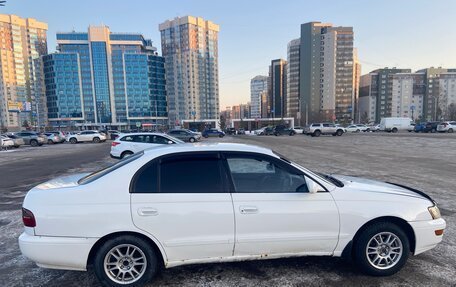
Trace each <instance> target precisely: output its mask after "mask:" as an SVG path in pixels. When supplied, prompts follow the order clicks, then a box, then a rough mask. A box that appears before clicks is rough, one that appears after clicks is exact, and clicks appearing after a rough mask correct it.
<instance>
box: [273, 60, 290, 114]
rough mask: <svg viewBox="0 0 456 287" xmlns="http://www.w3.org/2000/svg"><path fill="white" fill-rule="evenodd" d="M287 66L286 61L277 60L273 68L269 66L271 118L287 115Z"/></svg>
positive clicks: (274, 61)
mask: <svg viewBox="0 0 456 287" xmlns="http://www.w3.org/2000/svg"><path fill="white" fill-rule="evenodd" d="M286 65H287V61H286V60H284V59H276V60H272V61H271V66H269V79H268V103H269V117H271V118H283V117H285V115H286V107H287V102H286V96H285V95H286V93H287V76H286V75H287V74H286Z"/></svg>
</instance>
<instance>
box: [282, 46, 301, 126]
mask: <svg viewBox="0 0 456 287" xmlns="http://www.w3.org/2000/svg"><path fill="white" fill-rule="evenodd" d="M300 45H301V39H294V40H292V41H290V42H289V43H288V46H287V62H288V64H287V72H286V74H287V92H286V103H287V108H286V111H287V113H286V116H287V117H293V118H294V119H295V120H296V121H297V122H298V123H299V124H301V122H300V120H301V113H300V109H299V49H300Z"/></svg>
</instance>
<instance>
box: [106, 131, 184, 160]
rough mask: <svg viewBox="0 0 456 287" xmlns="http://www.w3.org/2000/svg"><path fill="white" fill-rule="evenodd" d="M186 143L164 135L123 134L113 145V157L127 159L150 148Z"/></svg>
mask: <svg viewBox="0 0 456 287" xmlns="http://www.w3.org/2000/svg"><path fill="white" fill-rule="evenodd" d="M183 143H185V142H183V141H181V140H180V139H177V138H174V137H172V136H169V135H167V134H162V133H132V134H121V135H120V136H119V137H118V138H117V139H115V140H114V141H113V142H112V143H111V153H110V155H111V157H112V158H125V157H127V156H131V155H132V154H135V153H138V152H140V151H143V150H145V149H148V148H153V147H157V146H161V145H167V144H183Z"/></svg>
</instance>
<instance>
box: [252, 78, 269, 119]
mask: <svg viewBox="0 0 456 287" xmlns="http://www.w3.org/2000/svg"><path fill="white" fill-rule="evenodd" d="M267 90H268V77H267V76H256V77H254V78H253V79H251V80H250V109H251V113H250V116H251V117H252V118H254V119H257V118H261V93H262V92H265V91H267Z"/></svg>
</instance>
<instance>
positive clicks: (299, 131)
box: [293, 126, 304, 134]
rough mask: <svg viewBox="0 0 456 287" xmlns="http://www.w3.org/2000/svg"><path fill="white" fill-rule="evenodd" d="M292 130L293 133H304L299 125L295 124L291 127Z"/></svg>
mask: <svg viewBox="0 0 456 287" xmlns="http://www.w3.org/2000/svg"><path fill="white" fill-rule="evenodd" d="M293 130H294V131H295V133H297V134H303V133H304V128H303V127H301V126H296V127H294V128H293Z"/></svg>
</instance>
